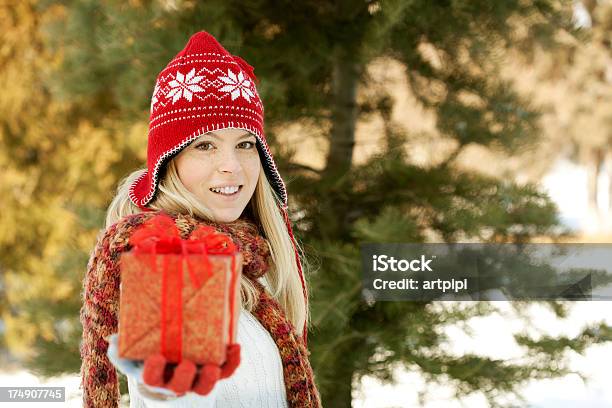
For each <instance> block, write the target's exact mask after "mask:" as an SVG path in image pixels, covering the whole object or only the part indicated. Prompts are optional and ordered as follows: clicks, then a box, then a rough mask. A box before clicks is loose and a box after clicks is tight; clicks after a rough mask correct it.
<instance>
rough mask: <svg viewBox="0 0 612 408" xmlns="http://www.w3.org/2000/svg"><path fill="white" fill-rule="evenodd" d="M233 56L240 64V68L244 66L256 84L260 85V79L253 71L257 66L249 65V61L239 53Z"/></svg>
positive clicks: (243, 68) (244, 69)
mask: <svg viewBox="0 0 612 408" xmlns="http://www.w3.org/2000/svg"><path fill="white" fill-rule="evenodd" d="M232 57H233V58H234V61H236V62H237V63H238V65H240V68H242V70H243V71H244V72H246V73H247V75H248V76H249V78H251V79H252V80H253V82H255V84H256V85H259V79H257V77H256V76H255V73H254V72H253V71H254V70H255V68H253V67H252V66H251V65H249V63H248V62H246V61H245V60H243V59H242V58H240V57H239V56H237V55H232Z"/></svg>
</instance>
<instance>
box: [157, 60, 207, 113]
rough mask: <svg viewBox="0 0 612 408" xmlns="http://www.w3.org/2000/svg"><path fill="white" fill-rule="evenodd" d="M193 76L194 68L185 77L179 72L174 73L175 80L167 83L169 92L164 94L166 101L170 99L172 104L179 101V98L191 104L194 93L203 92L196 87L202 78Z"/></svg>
mask: <svg viewBox="0 0 612 408" xmlns="http://www.w3.org/2000/svg"><path fill="white" fill-rule="evenodd" d="M194 75H195V68H192V69H191V71H189V73H188V74H187V76H184V75H183V74H181V71H176V76H175V79H173V80H172V81H170V82H169V83H168V85H169V86H170V92H168V93H167V94H166V98H167V99H170V98H172V104H174V103H175V102H176V101H178V100H179V99H181V96H182V97H184V98H185V99H187V100H188V101H189V102H191V98H192V96H193V94H194V93H196V92H204V88H202V87H201V86H199V85H198V84H199V83H200V82H201V81H202V79H203V78H204V77H203V76H201V75H198V76H194Z"/></svg>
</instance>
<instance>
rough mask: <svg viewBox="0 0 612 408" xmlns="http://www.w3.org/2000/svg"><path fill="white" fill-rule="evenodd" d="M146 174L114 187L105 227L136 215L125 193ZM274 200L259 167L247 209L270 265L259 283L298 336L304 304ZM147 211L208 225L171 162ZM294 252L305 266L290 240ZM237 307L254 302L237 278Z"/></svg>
mask: <svg viewBox="0 0 612 408" xmlns="http://www.w3.org/2000/svg"><path fill="white" fill-rule="evenodd" d="M145 171H146V169H138V170H136V171H134V172H132V173H131V174H130V175H128V176H127V177H125V178H124V179H123V180H121V181H120V182H119V186H118V188H117V194H116V195H115V197H114V198H113V200H112V202H111V203H110V205H109V207H108V210H107V212H106V226H105V228H108V227H110V226H111V225H113V224H114V223H116V222H117V221H119V220H120V219H121V218H123V217H125V216H127V215H131V214H138V213H141V212H142V210H141V209H140V208H139V207H138V206H137V205H135V204H134V203H132V201H131V200H130V198H129V194H128V193H129V188H130V186H131V185H132V183H133V182H134V181H135V180H136V179H138V178H139V177H140V176H141V175H142V174H143V173H144V172H145ZM280 205H281V203H280V201H279V200H278V198H277V197H276V195H275V194H274V191H273V190H272V187H271V186H270V183H269V182H268V179H267V177H266V175H265V173H264V170H263V166H262V167H261V171H260V173H259V178H258V181H257V186H256V187H255V192H254V193H253V197H252V198H251V200H250V201H249V204H248V205H247V206H250V210H251V212H252V214H253V217H254V218H255V220H254V221H255V222H257V223H258V224H259V225H260V226H261V227H262V229H263V233H264V236H265V238H266V239H267V240H268V243H269V244H270V252H271V258H272V262H271V263H272V265H270V270H269V271H268V272H267V273H266V275H265V279H266V281H267V283H268V285H269V288H270V292H271V294H272V296H273V297H274V298H275V299H276V300H277V301H278V302H279V304H280V305H281V307H282V308H283V310H284V311H285V315H286V317H287V319H289V321H291V323H293V325H294V326H295V328H296V331H297V332H298V334H299V335H302V334H303V329H304V323H305V322H306V321H307V320H309V313H308V310H307V306H306V301H305V299H304V294H303V290H302V283H301V280H300V276H299V274H298V265H297V262H296V259H295V253H294V250H293V245H292V243H291V238H290V237H289V233H288V231H287V227H286V226H285V221H284V219H283V216H282V214H281V212H280V208H279V206H280ZM148 207H149V208H151V209H153V210H163V211H166V212H168V213H171V214H189V215H191V216H195V217H198V218H201V219H205V220H213V217H212V214H211V212H210V210H209V209H208V208H207V207H205V206H204V205H203V204H202V203H201V202H200V201H199V200H198V199H197V197H196V196H195V195H194V194H192V193H191V192H190V191H189V190H187V188H186V187H185V186H184V185H183V183H182V182H181V181H180V179H179V176H178V171H177V169H176V165H175V161H174V158H173V159H172V160H170V161H169V162H168V163H167V166H166V172H165V175H163V177H162V178H161V180H160V182H159V185H158V191H157V193H156V197H155V199H154V200H153V201H152V202H151V203H150V204H149V205H148ZM296 249H297V251H298V255H299V257H300V259H301V260H302V265H303V266H304V268H305V267H306V266H307V265H306V262H304V261H305V257H304V256H303V249H302V247H301V246H300V245H299V244H298V242H297V240H296ZM240 292H241V308H245V309H247V310H249V311H252V310H253V308H254V307H255V305H256V303H257V290H256V288H255V286H254V285H253V284H252V282H251V281H250V280H249V279H248V278H246V277H245V276H243V277H242V279H241V282H240Z"/></svg>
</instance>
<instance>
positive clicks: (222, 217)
mask: <svg viewBox="0 0 612 408" xmlns="http://www.w3.org/2000/svg"><path fill="white" fill-rule="evenodd" d="M240 214H241V213H235V214H234V213H232V214H228V213H223V214H214V217H215V221H216V222H224V223H225V222H234V221H236V220H237V219H238V218H239V217H240Z"/></svg>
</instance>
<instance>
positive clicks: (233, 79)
mask: <svg viewBox="0 0 612 408" xmlns="http://www.w3.org/2000/svg"><path fill="white" fill-rule="evenodd" d="M219 79H220V80H221V81H223V82H225V83H226V84H227V85H225V86H223V87H222V88H219V90H220V91H223V92H229V93H230V94H231V95H232V101H233V100H235V99H236V98H238V97H240V96H242V97H243V98H244V99H246V100H247V101H249V102H251V98H254V97H255V95H254V94H253V92H252V91H251V81H249V80H248V79H246V78H245V77H244V75H243V74H242V71H239V72H238V75H236V74H234V73H233V72H232V70H231V69H228V70H227V76H222V77H219Z"/></svg>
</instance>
